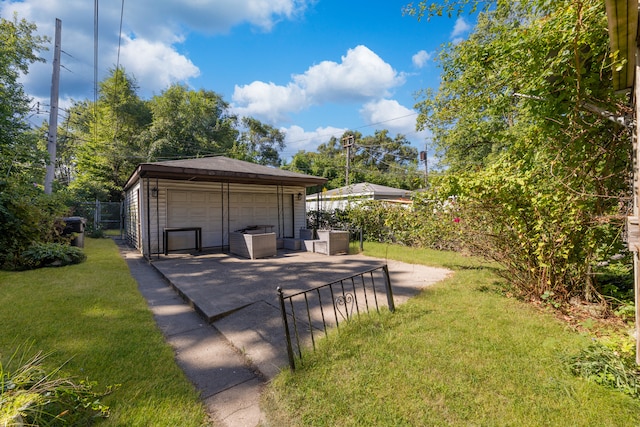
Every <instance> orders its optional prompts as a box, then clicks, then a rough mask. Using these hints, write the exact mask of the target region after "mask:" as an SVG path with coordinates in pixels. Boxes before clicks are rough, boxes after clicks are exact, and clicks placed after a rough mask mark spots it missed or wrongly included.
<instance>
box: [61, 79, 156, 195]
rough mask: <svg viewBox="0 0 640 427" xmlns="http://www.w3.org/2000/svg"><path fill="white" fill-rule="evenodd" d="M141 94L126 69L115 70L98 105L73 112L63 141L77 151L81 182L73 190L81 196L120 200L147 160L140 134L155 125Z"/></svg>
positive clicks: (104, 83) (88, 104) (86, 104)
mask: <svg viewBox="0 0 640 427" xmlns="http://www.w3.org/2000/svg"><path fill="white" fill-rule="evenodd" d="M137 89H138V88H137V85H136V83H135V81H134V80H133V79H132V78H130V77H129V76H127V75H126V73H125V71H124V70H123V69H121V68H120V69H116V70H111V73H110V75H109V77H107V79H105V80H104V81H102V82H100V87H99V97H98V101H97V103H96V104H95V105H94V103H93V102H88V101H85V102H79V103H76V104H75V105H74V107H73V108H72V109H71V112H70V114H69V119H68V121H67V122H66V123H65V125H66V126H65V130H64V131H63V132H61V136H62V137H63V138H62V140H63V141H64V142H65V145H69V146H73V145H75V146H76V147H77V149H76V162H77V165H76V170H77V177H76V179H75V180H74V181H73V182H72V184H71V188H72V189H75V190H76V191H78V192H79V194H82V193H84V194H85V196H86V197H91V198H101V199H103V200H104V199H105V198H107V199H110V200H119V199H120V193H121V191H122V186H123V185H124V184H125V182H126V180H127V178H128V177H129V175H130V174H131V172H133V170H134V168H135V167H136V165H137V164H138V163H140V161H141V160H143V158H144V157H143V153H144V152H145V150H144V146H143V141H142V139H141V137H140V135H141V134H142V133H143V130H144V129H145V128H146V127H148V126H149V124H150V121H151V113H150V110H149V108H148V106H147V103H146V102H144V101H142V100H141V99H140V98H139V97H138V95H137V93H136V92H137ZM65 148H66V147H65ZM69 148H71V147H69ZM67 155H68V153H67Z"/></svg>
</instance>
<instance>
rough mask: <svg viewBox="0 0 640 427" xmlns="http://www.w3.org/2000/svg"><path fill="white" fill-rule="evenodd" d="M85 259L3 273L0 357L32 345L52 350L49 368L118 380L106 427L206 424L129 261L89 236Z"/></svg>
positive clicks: (0, 277) (102, 384)
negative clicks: (83, 260) (139, 290)
mask: <svg viewBox="0 0 640 427" xmlns="http://www.w3.org/2000/svg"><path fill="white" fill-rule="evenodd" d="M85 253H86V254H87V261H86V262H84V263H82V264H79V265H73V266H68V267H61V268H47V269H39V270H33V271H25V272H3V271H0V307H1V309H0V325H2V327H1V333H0V356H2V357H8V356H10V354H9V353H11V352H12V351H13V350H14V349H15V348H16V347H17V346H18V345H20V344H23V343H25V342H32V343H33V349H34V350H42V351H44V352H53V354H52V355H51V356H49V357H48V358H47V363H48V364H49V368H55V367H57V366H59V365H61V364H62V363H64V362H65V361H67V360H69V359H70V360H69V362H68V363H67V364H66V365H65V366H64V368H63V371H64V373H65V374H67V375H70V376H73V377H75V378H77V379H78V380H79V379H85V378H88V379H89V380H90V381H97V382H98V387H97V390H101V389H104V388H105V387H106V386H108V385H113V384H121V386H120V387H119V388H118V389H117V390H116V391H115V392H114V393H113V394H111V395H109V396H107V397H105V398H104V403H106V404H107V405H109V406H110V407H111V416H110V418H109V419H107V420H104V421H100V422H99V425H102V426H202V425H206V423H207V416H206V413H205V411H204V408H203V405H202V403H201V401H200V399H199V397H198V393H197V392H196V390H195V389H194V387H193V385H192V384H191V383H190V382H189V381H188V380H187V378H186V377H185V375H184V374H183V372H182V371H181V370H180V368H179V367H178V366H177V365H176V364H175V361H174V355H173V351H172V349H171V347H170V346H169V345H168V344H166V343H165V341H164V339H163V336H162V333H161V332H160V330H159V329H158V328H157V327H156V325H155V322H154V320H153V316H152V314H151V312H150V311H149V309H148V308H147V304H146V301H145V300H144V299H143V297H142V296H141V295H140V293H139V292H138V290H137V284H136V282H135V280H134V279H133V278H132V277H131V275H130V274H129V270H128V268H127V265H126V263H125V261H124V260H123V259H122V258H121V257H120V255H119V253H118V249H117V247H116V245H115V244H114V242H113V241H112V240H111V239H89V238H87V239H85Z"/></svg>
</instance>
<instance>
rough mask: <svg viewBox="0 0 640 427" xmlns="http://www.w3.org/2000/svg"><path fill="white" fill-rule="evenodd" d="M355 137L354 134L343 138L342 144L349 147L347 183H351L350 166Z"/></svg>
mask: <svg viewBox="0 0 640 427" xmlns="http://www.w3.org/2000/svg"><path fill="white" fill-rule="evenodd" d="M354 141H355V137H354V136H353V135H349V136H345V137H344V138H342V146H343V147H344V148H346V149H347V175H346V178H345V185H349V167H350V166H351V147H353V146H354V145H355V142H354Z"/></svg>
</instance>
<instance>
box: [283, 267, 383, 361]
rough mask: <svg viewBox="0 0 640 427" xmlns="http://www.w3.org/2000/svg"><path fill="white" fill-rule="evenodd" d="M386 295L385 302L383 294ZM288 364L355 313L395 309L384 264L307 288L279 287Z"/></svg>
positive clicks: (355, 314) (356, 314)
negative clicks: (290, 290) (288, 292)
mask: <svg viewBox="0 0 640 427" xmlns="http://www.w3.org/2000/svg"><path fill="white" fill-rule="evenodd" d="M385 296H386V302H385V301H384V299H385V298H384V297H385ZM278 297H279V300H280V312H281V314H282V323H283V327H284V335H285V341H286V346H287V355H288V357H289V366H290V367H291V369H292V370H295V368H296V359H297V360H298V361H299V362H300V363H301V362H302V354H303V347H309V345H311V347H312V348H313V349H314V350H315V348H316V339H318V336H321V335H322V334H324V336H325V337H326V336H328V330H329V328H332V327H336V328H339V327H340V324H341V323H343V322H347V321H349V320H350V319H352V318H354V317H355V316H360V314H364V313H368V312H369V311H371V310H373V309H375V310H376V311H377V312H380V308H381V307H384V306H386V307H387V308H388V309H389V311H391V312H394V311H395V305H394V302H393V292H392V290H391V280H390V278H389V269H388V268H387V265H386V264H385V265H382V266H380V267H375V268H373V269H371V270H367V271H364V272H362V273H358V274H355V275H353V276H350V277H346V278H344V279H340V280H336V281H335V282H331V283H328V284H326V285H321V286H318V287H315V288H312V289H309V290H306V291H302V292H297V293H294V294H291V295H285V294H284V291H283V289H282V288H280V287H278Z"/></svg>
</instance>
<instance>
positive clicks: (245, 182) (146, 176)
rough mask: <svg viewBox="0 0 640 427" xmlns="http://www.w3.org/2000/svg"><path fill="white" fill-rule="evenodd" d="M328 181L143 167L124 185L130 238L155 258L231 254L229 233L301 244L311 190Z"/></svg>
mask: <svg viewBox="0 0 640 427" xmlns="http://www.w3.org/2000/svg"><path fill="white" fill-rule="evenodd" d="M325 182H326V179H324V178H319V177H314V176H310V175H304V174H300V173H295V172H289V171H285V170H281V169H277V168H273V167H268V166H262V165H257V164H254V163H249V162H244V161H241V160H235V159H230V158H227V157H205V158H199V159H188V160H171V161H165V162H156V163H143V164H140V165H139V166H138V167H137V168H136V170H135V171H134V172H133V174H132V175H131V177H130V178H129V180H128V181H127V183H126V185H125V187H124V191H125V233H126V238H127V241H128V243H129V244H130V245H132V246H133V247H135V248H137V249H138V250H140V251H141V252H142V253H143V255H144V256H145V257H147V258H150V257H151V256H152V255H159V254H162V253H167V252H169V251H174V250H184V249H193V248H197V247H199V248H205V249H219V250H222V251H227V250H228V249H229V241H230V240H229V239H230V233H233V232H236V231H241V230H257V231H265V232H273V233H275V235H276V238H277V239H278V241H282V240H283V239H287V238H294V239H299V238H300V229H301V228H304V227H305V225H306V224H305V223H306V212H305V194H306V188H307V187H314V186H320V185H322V184H324V183H325Z"/></svg>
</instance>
